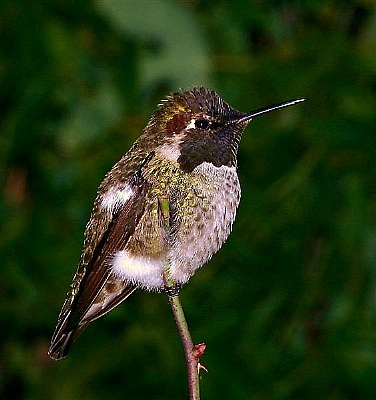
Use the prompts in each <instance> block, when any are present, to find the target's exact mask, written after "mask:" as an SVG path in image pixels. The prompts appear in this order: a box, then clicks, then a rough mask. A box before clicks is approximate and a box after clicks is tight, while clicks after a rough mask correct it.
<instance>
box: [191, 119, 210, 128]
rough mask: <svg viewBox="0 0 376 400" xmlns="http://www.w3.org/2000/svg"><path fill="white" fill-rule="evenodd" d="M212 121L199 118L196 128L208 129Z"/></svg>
mask: <svg viewBox="0 0 376 400" xmlns="http://www.w3.org/2000/svg"><path fill="white" fill-rule="evenodd" d="M209 126H210V122H209V121H208V120H207V119H198V120H197V121H195V128H197V129H208V128H209Z"/></svg>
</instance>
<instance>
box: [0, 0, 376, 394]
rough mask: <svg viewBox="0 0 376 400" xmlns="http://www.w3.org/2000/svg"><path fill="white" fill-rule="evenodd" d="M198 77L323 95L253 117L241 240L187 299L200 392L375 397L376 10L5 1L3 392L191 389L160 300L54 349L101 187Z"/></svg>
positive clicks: (263, 95) (146, 299)
mask: <svg viewBox="0 0 376 400" xmlns="http://www.w3.org/2000/svg"><path fill="white" fill-rule="evenodd" d="M193 85H203V86H208V87H210V88H212V89H214V90H216V91H217V92H218V93H219V94H220V95H221V96H222V97H223V98H224V99H225V100H227V101H228V102H229V103H230V104H231V105H233V106H234V107H236V108H238V109H240V110H242V111H246V110H251V109H255V108H258V107H261V106H265V105H269V104H273V103H275V102H280V101H284V100H288V99H291V98H296V97H306V98H307V99H308V100H307V101H306V102H305V103H303V104H300V105H298V106H296V107H293V108H290V109H286V110H283V111H280V112H276V113H273V114H268V115H266V116H263V117H262V118H259V119H257V120H255V121H254V122H252V123H251V124H250V126H249V127H248V128H247V130H246V133H245V135H244V137H243V140H242V143H241V146H240V150H239V175H240V179H241V182H242V188H243V196H242V202H241V206H240V209H239V212H238V218H237V221H236V223H235V225H234V229H233V233H232V235H231V236H230V238H229V240H228V241H227V243H226V244H225V246H224V247H223V249H222V250H221V251H220V252H219V253H218V254H217V255H216V256H215V257H214V258H213V259H212V261H211V262H210V263H209V264H208V265H207V266H205V268H203V269H202V270H200V271H199V272H198V273H197V274H196V275H195V277H194V278H192V280H191V281H190V284H189V285H187V286H186V287H184V288H183V290H182V293H181V300H182V302H183V305H184V307H185V311H186V314H187V318H188V320H189V324H190V327H191V332H192V335H193V338H194V340H195V341H196V342H201V341H205V342H206V343H207V353H206V355H205V356H204V358H203V359H202V362H203V363H204V365H205V366H206V367H207V368H208V369H209V373H207V374H206V373H204V375H203V377H202V380H201V390H202V398H203V399H208V400H209V399H257V400H264V399H265V400H267V399H278V400H281V399H331V400H336V399H341V400H342V399H374V398H376V378H375V376H376V202H375V201H376V160H375V156H376V133H375V126H376V4H375V2H374V1H372V0H368V1H367V0H363V1H362V0H358V1H339V0H337V1H335V0H332V1H329V0H327V1H325V0H322V1H311V0H301V1H283V0H279V1H277V0H275V1H271V0H270V1H263V2H262V1H233V2H229V1H221V0H219V1H214V0H213V1H212V0H205V1H204V0H203V1H199V0H196V1H167V0H166V1H138V2H136V1H134V2H132V1H95V2H87V1H72V0H67V1H59V0H50V1H33V2H28V1H15V0H2V1H1V3H0V163H1V164H0V182H1V199H0V256H1V280H0V296H1V303H0V307H1V314H0V316H1V318H0V332H1V334H0V337H1V341H0V343H1V345H0V397H1V398H2V399H28V400H44V399H49V400H63V399H64V400H67V399H68V400H70V399H85V400H86V399H88V400H91V399H93V400H94V399H95V400H97V399H114V400H116V399H185V398H187V385H186V371H185V363H184V358H183V352H182V348H181V345H180V341H179V337H178V334H177V331H176V327H175V325H174V322H173V319H172V316H171V312H170V309H169V306H168V303H167V299H166V297H165V296H164V295H158V294H150V293H149V294H148V293H141V292H140V293H137V294H136V295H134V296H132V297H131V298H130V299H129V300H128V301H127V302H126V303H124V304H123V305H122V306H120V307H118V308H117V309H115V310H114V311H113V312H111V313H110V314H108V315H106V316H105V317H104V318H102V319H100V320H98V321H97V322H95V323H93V324H92V325H91V326H90V328H89V329H88V330H87V331H86V332H85V333H84V334H83V335H82V336H81V338H80V339H79V340H78V341H77V342H76V343H75V345H74V346H73V348H72V351H71V354H70V355H69V357H68V358H67V359H65V360H63V361H60V362H53V361H51V360H49V359H48V357H47V354H46V353H47V349H48V346H49V340H50V336H51V334H52V332H53V329H54V326H55V323H56V319H57V314H58V312H59V310H60V307H61V305H62V302H63V299H64V296H65V293H66V291H67V290H68V287H69V284H70V281H71V278H72V276H73V273H74V271H75V268H76V265H77V262H78V259H79V254H80V250H81V245H82V233H83V229H84V227H85V224H86V222H87V219H88V217H89V213H90V210H91V206H92V202H93V199H94V197H95V192H96V189H97V186H98V185H99V183H100V182H101V180H102V178H103V176H104V174H105V173H106V172H107V171H108V170H109V169H110V167H111V166H112V165H113V164H114V163H115V162H116V161H117V160H118V159H119V158H120V157H121V156H122V154H123V153H124V152H125V151H126V150H127V149H128V148H129V146H130V145H131V143H132V142H133V141H134V140H135V139H136V138H137V137H138V135H139V134H140V133H141V131H142V129H143V127H144V126H145V124H146V122H147V120H148V118H149V117H150V115H151V113H152V112H153V110H154V109H155V107H156V104H157V103H158V101H159V100H160V99H161V98H162V97H164V96H165V95H166V94H167V93H168V92H170V91H172V90H176V89H177V88H179V87H182V88H188V87H191V86H193Z"/></svg>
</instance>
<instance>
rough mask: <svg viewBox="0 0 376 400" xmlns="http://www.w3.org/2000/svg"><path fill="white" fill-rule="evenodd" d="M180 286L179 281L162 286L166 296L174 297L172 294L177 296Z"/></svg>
mask: <svg viewBox="0 0 376 400" xmlns="http://www.w3.org/2000/svg"><path fill="white" fill-rule="evenodd" d="M180 288H181V284H180V283H174V284H173V285H171V286H167V285H166V286H165V287H164V291H165V293H166V294H167V296H170V297H174V296H179V293H180Z"/></svg>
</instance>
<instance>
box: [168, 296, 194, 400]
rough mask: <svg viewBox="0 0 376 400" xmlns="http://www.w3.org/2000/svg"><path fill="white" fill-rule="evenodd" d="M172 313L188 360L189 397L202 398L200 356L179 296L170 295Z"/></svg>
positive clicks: (191, 398) (192, 399) (192, 398)
mask: <svg viewBox="0 0 376 400" xmlns="http://www.w3.org/2000/svg"><path fill="white" fill-rule="evenodd" d="M168 301H169V303H170V306H171V309H172V313H173V315H174V319H175V322H176V326H177V327H178V331H179V334H180V338H181V342H182V344H183V347H184V353H185V360H186V362H187V373H188V389H189V399H190V400H199V399H200V383H199V375H198V362H199V361H198V357H197V356H196V354H195V346H194V344H193V342H192V338H191V334H190V332H189V328H188V324H187V320H186V319H185V315H184V311H183V308H182V306H181V304H180V300H179V296H168Z"/></svg>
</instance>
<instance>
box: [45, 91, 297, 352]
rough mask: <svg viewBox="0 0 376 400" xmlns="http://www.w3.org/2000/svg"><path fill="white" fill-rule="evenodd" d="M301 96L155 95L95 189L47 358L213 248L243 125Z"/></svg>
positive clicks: (187, 271) (234, 199)
mask: <svg viewBox="0 0 376 400" xmlns="http://www.w3.org/2000/svg"><path fill="white" fill-rule="evenodd" d="M302 101H304V99H302V98H300V99H295V100H290V101H286V102H283V103H279V104H275V105H272V106H269V107H264V108H260V109H257V110H255V111H252V112H246V113H243V112H240V111H237V110H236V109H234V108H232V107H231V106H230V105H229V104H228V103H226V102H225V101H224V100H222V99H221V98H220V97H219V96H218V94H217V93H215V92H214V91H212V90H209V89H206V88H203V87H194V88H192V89H190V90H187V91H182V90H180V91H177V92H174V93H172V94H170V95H168V96H167V97H166V98H165V99H163V100H162V101H161V102H160V104H159V105H158V107H157V109H156V111H155V112H154V114H153V115H152V117H151V119H150V121H149V122H148V124H147V125H146V127H145V129H144V131H143V134H142V135H141V136H140V137H139V138H138V140H137V141H136V142H135V143H134V144H133V145H132V147H131V148H130V150H129V151H128V152H127V153H126V154H125V155H124V156H123V157H122V158H121V159H120V161H119V162H117V163H116V164H115V165H114V167H113V168H112V169H111V170H110V172H109V173H108V174H107V175H106V176H105V178H104V180H103V182H102V183H101V185H100V186H99V189H98V192H97V196H96V198H95V201H94V206H93V210H92V212H91V216H90V219H89V222H88V223H87V225H86V228H85V232H84V243H83V250H82V253H81V258H80V261H79V265H78V269H77V271H76V274H75V275H74V277H73V280H72V283H71V286H70V290H69V292H68V294H67V297H66V300H65V302H64V304H63V306H62V309H61V311H60V314H59V317H58V321H57V326H56V328H55V332H54V334H53V336H52V340H51V346H50V349H49V351H48V354H49V356H50V357H51V358H52V359H55V360H59V359H61V358H63V357H65V356H66V355H67V353H68V351H69V349H70V346H71V344H72V342H73V340H74V339H75V338H76V337H77V336H78V335H79V334H80V333H81V331H82V330H83V329H84V328H85V327H86V326H87V325H88V324H89V323H90V322H93V321H94V320H96V319H97V318H99V317H101V316H103V315H104V314H106V313H108V312H109V311H111V310H112V309H113V308H114V307H116V306H118V305H119V304H120V303H122V302H123V301H124V300H125V299H127V298H128V297H129V296H130V295H131V294H132V293H133V292H135V291H136V290H139V289H144V290H146V291H158V292H163V291H167V293H173V292H174V291H175V293H176V292H178V290H179V288H180V286H181V285H183V284H185V283H187V282H188V280H189V279H190V277H191V276H192V275H193V274H194V273H195V272H196V270H197V269H198V268H200V267H201V266H202V265H204V264H205V263H206V262H207V261H208V260H209V259H210V258H211V257H212V255H213V254H215V253H216V252H217V251H218V250H219V249H220V247H221V246H222V244H223V243H224V242H225V240H226V239H227V237H228V236H229V234H230V232H231V228H232V225H233V222H234V220H235V215H236V210H237V208H238V205H239V201H240V193H241V190H240V183H239V179H238V175H237V152H238V146H239V142H240V139H241V136H242V133H243V131H244V129H245V128H246V126H247V125H248V124H249V122H250V121H252V119H253V118H255V117H258V116H260V115H262V114H265V113H268V112H270V111H274V110H278V109H281V108H284V107H289V106H292V105H295V104H297V103H300V102H302ZM164 271H167V274H168V277H169V281H170V282H173V284H172V286H171V285H169V284H167V283H166V280H165V279H164ZM171 290H172V292H169V291H171Z"/></svg>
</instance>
